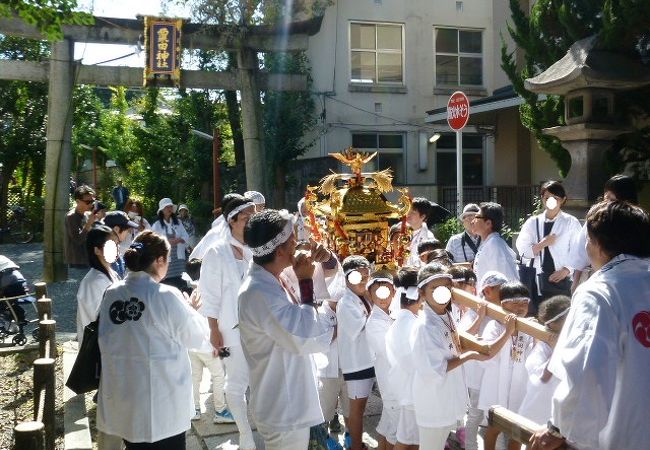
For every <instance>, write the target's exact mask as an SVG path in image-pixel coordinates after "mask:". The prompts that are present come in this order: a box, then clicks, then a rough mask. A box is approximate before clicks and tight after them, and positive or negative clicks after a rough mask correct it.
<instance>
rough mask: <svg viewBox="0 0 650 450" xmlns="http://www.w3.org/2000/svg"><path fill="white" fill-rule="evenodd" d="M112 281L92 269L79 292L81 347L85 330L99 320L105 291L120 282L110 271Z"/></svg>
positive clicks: (84, 278)
mask: <svg viewBox="0 0 650 450" xmlns="http://www.w3.org/2000/svg"><path fill="white" fill-rule="evenodd" d="M109 273H110V274H111V277H112V279H110V278H109V277H107V276H106V274H104V273H102V272H100V271H99V270H97V269H95V268H91V269H90V270H89V271H88V273H87V274H86V276H85V277H83V280H81V283H79V290H78V291H77V342H79V347H81V341H82V340H83V337H84V328H85V327H86V325H88V324H89V323H91V322H94V321H95V320H97V314H98V313H99V305H100V304H101V303H102V298H103V297H104V291H106V289H107V288H108V287H109V286H110V285H111V284H113V282H115V281H117V280H118V276H117V274H116V273H115V272H114V271H113V270H111V269H109Z"/></svg>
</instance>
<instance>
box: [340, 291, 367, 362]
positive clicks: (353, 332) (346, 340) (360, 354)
mask: <svg viewBox="0 0 650 450" xmlns="http://www.w3.org/2000/svg"><path fill="white" fill-rule="evenodd" d="M369 315H370V314H369V313H368V310H367V309H366V307H365V306H364V303H363V300H361V299H360V298H359V296H358V295H357V294H355V293H354V292H352V291H351V290H350V289H349V288H347V289H346V290H345V293H344V294H343V298H341V300H339V304H338V305H337V307H336V321H337V322H338V333H337V339H338V341H339V363H340V364H341V371H342V372H343V373H344V374H346V373H354V372H358V371H360V370H364V369H369V368H371V367H372V366H373V362H372V357H371V356H370V347H368V339H367V338H366V323H367V322H368V317H369Z"/></svg>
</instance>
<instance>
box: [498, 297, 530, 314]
mask: <svg viewBox="0 0 650 450" xmlns="http://www.w3.org/2000/svg"><path fill="white" fill-rule="evenodd" d="M501 307H502V308H503V309H504V310H505V311H507V312H509V313H512V314H516V315H517V317H526V314H528V302H526V301H519V300H518V301H514V302H512V301H507V302H501Z"/></svg>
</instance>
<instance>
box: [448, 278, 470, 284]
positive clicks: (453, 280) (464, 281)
mask: <svg viewBox="0 0 650 450" xmlns="http://www.w3.org/2000/svg"><path fill="white" fill-rule="evenodd" d="M451 281H452V282H453V283H467V278H465V277H460V278H452V279H451Z"/></svg>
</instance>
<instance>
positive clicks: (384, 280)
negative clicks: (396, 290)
mask: <svg viewBox="0 0 650 450" xmlns="http://www.w3.org/2000/svg"><path fill="white" fill-rule="evenodd" d="M375 283H388V284H390V285H392V286H395V283H394V282H393V280H391V279H390V278H372V279H370V280H368V282H367V283H366V289H370V286H372V285H373V284H375Z"/></svg>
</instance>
